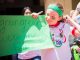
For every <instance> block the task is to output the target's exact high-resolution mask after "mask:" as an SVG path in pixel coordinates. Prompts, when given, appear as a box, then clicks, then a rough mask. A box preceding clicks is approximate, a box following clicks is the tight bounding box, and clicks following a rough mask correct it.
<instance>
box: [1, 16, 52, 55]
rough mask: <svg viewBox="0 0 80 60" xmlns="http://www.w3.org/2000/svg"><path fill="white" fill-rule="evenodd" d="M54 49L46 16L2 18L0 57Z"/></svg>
mask: <svg viewBox="0 0 80 60" xmlns="http://www.w3.org/2000/svg"><path fill="white" fill-rule="evenodd" d="M51 47H53V43H52V41H51V37H50V32H49V27H48V24H47V22H46V21H45V17H44V15H42V16H39V17H38V18H37V19H34V18H32V17H31V16H6V15H3V16H0V56H5V55H12V54H16V53H20V52H24V51H30V50H38V49H45V48H51Z"/></svg>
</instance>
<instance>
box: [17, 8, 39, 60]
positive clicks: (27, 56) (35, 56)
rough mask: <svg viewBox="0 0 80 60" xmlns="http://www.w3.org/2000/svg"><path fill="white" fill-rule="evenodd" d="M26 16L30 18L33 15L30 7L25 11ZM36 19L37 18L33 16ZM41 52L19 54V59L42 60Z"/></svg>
mask: <svg viewBox="0 0 80 60" xmlns="http://www.w3.org/2000/svg"><path fill="white" fill-rule="evenodd" d="M23 13H24V16H30V15H32V14H35V13H32V12H31V9H30V7H25V8H24V9H23ZM33 17H34V18H36V17H35V16H33ZM38 51H39V50H34V51H29V52H23V53H18V59H20V60H41V56H40V53H39V52H38Z"/></svg>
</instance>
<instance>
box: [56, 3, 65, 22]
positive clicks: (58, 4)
mask: <svg viewBox="0 0 80 60" xmlns="http://www.w3.org/2000/svg"><path fill="white" fill-rule="evenodd" d="M55 5H57V6H58V8H60V9H61V10H62V12H64V8H63V6H62V4H60V3H55ZM59 22H64V19H63V18H62V19H61V20H60V21H59Z"/></svg>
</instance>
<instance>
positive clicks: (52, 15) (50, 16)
mask: <svg viewBox="0 0 80 60" xmlns="http://www.w3.org/2000/svg"><path fill="white" fill-rule="evenodd" d="M46 14H47V15H46V20H47V22H48V24H49V25H54V24H56V23H57V22H58V21H59V20H61V17H60V16H59V14H58V13H57V12H56V11H53V10H52V9H47V11H46Z"/></svg>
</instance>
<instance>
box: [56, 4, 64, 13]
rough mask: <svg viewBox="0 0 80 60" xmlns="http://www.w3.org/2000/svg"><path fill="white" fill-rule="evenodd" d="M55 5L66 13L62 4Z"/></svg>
mask: <svg viewBox="0 0 80 60" xmlns="http://www.w3.org/2000/svg"><path fill="white" fill-rule="evenodd" d="M55 5H57V6H58V8H60V9H61V10H62V12H64V9H63V6H62V4H60V3H55Z"/></svg>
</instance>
